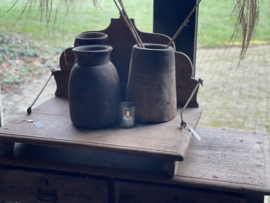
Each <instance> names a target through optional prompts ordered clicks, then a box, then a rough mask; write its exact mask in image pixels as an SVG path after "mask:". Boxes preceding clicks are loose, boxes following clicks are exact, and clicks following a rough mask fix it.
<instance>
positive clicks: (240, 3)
mask: <svg viewBox="0 0 270 203" xmlns="http://www.w3.org/2000/svg"><path fill="white" fill-rule="evenodd" d="M233 1H234V9H233V11H232V14H236V15H237V16H238V18H237V21H236V24H235V29H234V32H233V34H232V37H231V39H230V41H231V40H232V39H233V38H234V36H235V34H237V33H238V31H239V28H241V30H242V49H241V53H240V56H239V62H238V66H237V68H238V67H239V65H240V63H241V61H242V60H243V59H244V58H245V54H246V52H247V49H248V46H249V43H250V40H251V38H252V36H253V35H254V34H255V30H256V26H257V24H258V21H259V0H233Z"/></svg>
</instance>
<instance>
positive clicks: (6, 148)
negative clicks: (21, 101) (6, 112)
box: [0, 85, 15, 156]
mask: <svg viewBox="0 0 270 203" xmlns="http://www.w3.org/2000/svg"><path fill="white" fill-rule="evenodd" d="M3 124H4V122H3V110H2V99H1V85H0V127H2V126H3ZM14 144H15V143H14V142H2V141H1V140H0V156H3V155H5V154H7V153H9V152H11V151H12V150H13V148H14Z"/></svg>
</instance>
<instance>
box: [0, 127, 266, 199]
mask: <svg viewBox="0 0 270 203" xmlns="http://www.w3.org/2000/svg"><path fill="white" fill-rule="evenodd" d="M196 131H197V132H198V133H199V135H200V136H201V137H202V140H201V141H198V140H196V139H195V138H193V139H192V140H191V143H190V148H189V150H188V154H187V156H186V158H185V160H184V161H183V162H179V167H178V171H177V174H176V176H174V178H171V177H169V176H168V175H166V174H165V173H164V172H162V170H163V169H162V167H166V164H165V162H163V163H159V162H157V161H155V160H145V161H140V160H138V159H137V158H134V157H131V158H130V157H129V155H127V154H125V155H124V157H123V158H113V157H111V156H112V154H111V153H109V154H107V155H106V153H105V154H104V155H103V156H100V155H98V156H97V154H95V153H94V152H87V151H78V150H71V149H61V148H53V147H45V146H34V145H25V144H18V143H16V145H15V148H14V152H13V153H10V154H8V155H6V156H3V157H0V164H3V165H10V166H21V167H28V168H33V169H49V170H56V171H68V172H76V173H82V174H91V175H96V176H107V177H113V178H121V179H125V180H132V181H134V180H136V181H144V182H148V183H151V184H152V183H154V184H155V183H158V184H166V185H171V186H177V187H178V186H183V185H184V186H191V187H196V188H208V189H212V190H221V191H230V192H237V193H245V194H257V195H270V181H269V180H270V178H269V177H270V170H269V168H270V162H269V158H270V150H269V138H268V134H267V133H264V132H258V131H245V130H241V131H239V130H222V129H219V128H203V127H198V128H197V129H196ZM254 132H255V133H256V134H254ZM94 157H98V159H96V160H95V158H94ZM137 163H142V165H138V164H137Z"/></svg>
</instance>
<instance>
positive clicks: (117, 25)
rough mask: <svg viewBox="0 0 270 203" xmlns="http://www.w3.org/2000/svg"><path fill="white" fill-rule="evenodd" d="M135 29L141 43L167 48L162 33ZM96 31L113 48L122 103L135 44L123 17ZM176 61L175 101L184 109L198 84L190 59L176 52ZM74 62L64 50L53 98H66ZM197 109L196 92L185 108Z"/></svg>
mask: <svg viewBox="0 0 270 203" xmlns="http://www.w3.org/2000/svg"><path fill="white" fill-rule="evenodd" d="M131 21H132V23H133V24H134V25H135V23H134V20H133V19H131ZM135 27H136V25H135ZM136 30H137V32H138V34H139V35H140V37H141V39H142V41H143V42H144V43H154V44H165V45H167V44H168V43H169V41H170V38H169V37H168V36H166V35H163V34H157V33H146V32H141V31H140V30H138V29H137V28H136ZM89 32H91V31H89ZM95 32H103V33H106V34H108V39H107V43H106V44H107V45H110V46H112V47H113V51H112V53H111V56H110V57H111V60H112V63H113V64H114V65H115V67H116V69H117V72H118V75H119V79H120V85H121V94H122V100H125V95H126V88H127V80H128V73H129V65H130V56H131V51H132V46H133V45H135V44H136V43H135V40H134V38H133V37H132V35H131V33H130V30H129V29H128V28H127V25H126V24H125V21H124V20H123V19H122V18H119V19H111V23H110V25H109V26H108V27H107V28H106V29H104V30H99V31H95ZM74 39H75V36H74ZM74 46H77V42H76V41H75V42H74ZM173 47H174V44H173ZM65 56H66V57H65ZM175 58H176V86H177V102H178V104H179V106H180V107H183V106H184V104H185V102H186V101H187V100H188V98H189V97H190V95H191V93H192V91H193V89H194V88H195V86H196V84H197V81H196V80H195V79H194V78H191V77H192V71H193V68H192V63H191V60H190V59H189V58H188V56H187V55H186V54H184V53H182V52H175ZM74 61H75V55H74V54H73V52H72V48H68V49H66V51H65V52H63V53H62V55H61V57H60V67H61V71H58V72H57V73H56V75H55V80H56V82H57V91H56V96H59V97H67V96H68V85H67V84H68V76H69V74H68V72H69V71H70V70H71V68H72V67H73V64H74ZM63 70H64V71H63ZM198 106H199V105H198V103H197V93H196V94H195V95H194V96H193V98H192V100H191V102H190V104H189V106H188V107H198Z"/></svg>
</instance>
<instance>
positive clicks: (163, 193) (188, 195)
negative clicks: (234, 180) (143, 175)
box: [115, 181, 246, 203]
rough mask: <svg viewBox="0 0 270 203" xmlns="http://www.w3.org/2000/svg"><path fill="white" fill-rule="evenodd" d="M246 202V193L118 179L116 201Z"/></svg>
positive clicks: (160, 202)
mask: <svg viewBox="0 0 270 203" xmlns="http://www.w3.org/2000/svg"><path fill="white" fill-rule="evenodd" d="M133 202H140V203H149V202H151V203H164V202H174V203H182V202H185V203H221V202H226V203H246V200H245V195H240V194H239V195H237V194H232V193H222V192H213V191H207V190H196V189H190V188H189V189H187V188H183V187H182V188H181V187H168V186H161V185H154V184H142V183H132V182H126V181H117V182H116V183H115V203H133Z"/></svg>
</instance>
